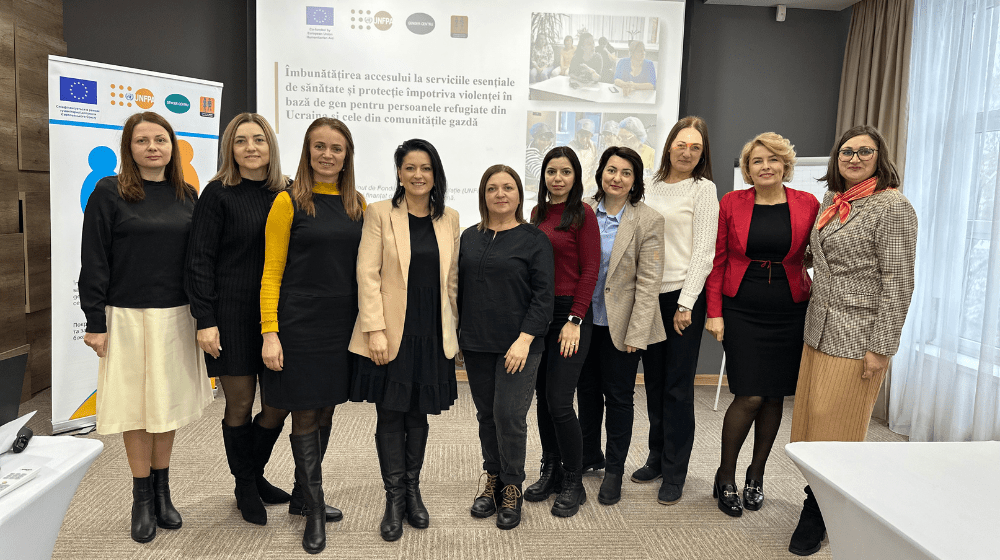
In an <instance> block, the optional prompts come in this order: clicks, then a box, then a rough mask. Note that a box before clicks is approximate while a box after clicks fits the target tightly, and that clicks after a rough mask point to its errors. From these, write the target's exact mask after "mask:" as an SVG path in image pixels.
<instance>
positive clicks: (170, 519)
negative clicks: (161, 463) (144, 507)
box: [149, 467, 181, 529]
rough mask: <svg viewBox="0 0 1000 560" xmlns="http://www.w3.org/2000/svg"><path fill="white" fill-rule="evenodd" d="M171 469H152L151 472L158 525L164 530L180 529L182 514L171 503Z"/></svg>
mask: <svg viewBox="0 0 1000 560" xmlns="http://www.w3.org/2000/svg"><path fill="white" fill-rule="evenodd" d="M169 471H170V468H169V467H168V468H165V469H152V470H150V471H149V476H150V478H152V479H153V511H154V513H155V514H156V524H157V526H159V527H163V528H164V529H180V528H181V514H180V513H178V512H177V510H176V509H175V508H174V504H173V502H171V501H170V474H169Z"/></svg>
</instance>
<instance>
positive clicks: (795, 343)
mask: <svg viewBox="0 0 1000 560" xmlns="http://www.w3.org/2000/svg"><path fill="white" fill-rule="evenodd" d="M791 245H792V222H791V216H790V215H789V213H788V204H787V203H784V204H775V205H772V206H769V205H761V204H757V205H754V207H753V217H752V218H751V221H750V231H749V233H748V235H747V253H746V254H747V257H749V258H750V259H751V262H750V266H749V268H747V271H746V273H745V274H744V275H743V280H742V281H741V282H740V288H739V290H738V291H737V292H736V296H735V297H728V296H725V295H724V296H723V297H722V318H723V320H724V322H725V325H726V333H725V337H724V338H723V340H722V346H723V348H724V349H725V351H726V373H727V375H728V378H729V390H730V391H731V392H732V393H733V394H734V395H739V396H757V397H784V396H789V395H794V394H795V384H796V382H797V381H798V375H799V361H800V360H801V358H802V333H803V331H804V330H805V320H806V309H807V308H808V306H809V302H808V301H803V302H800V303H795V302H794V301H793V300H792V292H791V289H790V288H789V287H788V277H787V275H786V274H785V267H784V266H782V264H781V260H782V259H784V258H785V256H786V255H787V254H788V251H789V249H790V248H791Z"/></svg>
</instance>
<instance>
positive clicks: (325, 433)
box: [288, 426, 344, 523]
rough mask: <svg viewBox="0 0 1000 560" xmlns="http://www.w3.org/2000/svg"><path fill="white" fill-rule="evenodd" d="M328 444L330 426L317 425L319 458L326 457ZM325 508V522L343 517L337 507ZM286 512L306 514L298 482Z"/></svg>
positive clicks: (294, 486) (329, 506) (327, 506)
mask: <svg viewBox="0 0 1000 560" xmlns="http://www.w3.org/2000/svg"><path fill="white" fill-rule="evenodd" d="M329 444H330V426H320V427H319V449H320V459H321V460H322V459H325V458H326V448H327V447H328V446H329ZM325 509H326V521H327V523H329V522H331V521H340V520H341V519H343V518H344V513H343V512H342V511H340V510H339V509H337V508H335V507H333V506H331V505H325ZM288 513H289V514H291V515H308V514H309V511H308V510H307V509H306V507H305V502H304V501H303V499H302V490H301V489H299V484H298V483H297V482H296V483H295V484H294V485H293V486H292V496H291V499H290V500H289V501H288Z"/></svg>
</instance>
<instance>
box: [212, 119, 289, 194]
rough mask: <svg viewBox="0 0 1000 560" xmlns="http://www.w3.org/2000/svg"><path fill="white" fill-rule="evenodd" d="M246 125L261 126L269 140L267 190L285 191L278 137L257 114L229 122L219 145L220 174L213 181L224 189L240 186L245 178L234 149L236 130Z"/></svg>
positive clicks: (285, 180)
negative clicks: (241, 173)
mask: <svg viewBox="0 0 1000 560" xmlns="http://www.w3.org/2000/svg"><path fill="white" fill-rule="evenodd" d="M246 123H253V124H256V125H258V126H260V128H261V129H262V130H263V131H264V138H266V139H267V149H268V153H269V154H270V156H269V158H270V163H268V165H267V181H266V184H267V188H268V189H270V190H271V191H273V192H278V191H282V190H284V189H285V185H287V184H288V178H287V177H285V176H283V175H282V174H281V157H280V156H279V155H278V137H277V136H275V134H274V130H273V129H272V128H271V125H270V124H268V123H267V120H266V119H264V117H262V116H261V115H258V114H257V113H240V114H239V115H236V116H235V117H233V120H231V121H229V125H227V126H226V131H225V132H223V133H222V141H221V142H220V143H219V172H218V173H216V174H215V177H212V179H211V180H212V181H219V182H221V183H222V186H224V187H231V186H233V185H238V184H240V182H242V181H243V177H242V176H241V175H240V166H239V165H237V164H236V157H235V156H234V155H233V148H234V147H235V145H236V129H237V128H239V127H240V125H242V124H246Z"/></svg>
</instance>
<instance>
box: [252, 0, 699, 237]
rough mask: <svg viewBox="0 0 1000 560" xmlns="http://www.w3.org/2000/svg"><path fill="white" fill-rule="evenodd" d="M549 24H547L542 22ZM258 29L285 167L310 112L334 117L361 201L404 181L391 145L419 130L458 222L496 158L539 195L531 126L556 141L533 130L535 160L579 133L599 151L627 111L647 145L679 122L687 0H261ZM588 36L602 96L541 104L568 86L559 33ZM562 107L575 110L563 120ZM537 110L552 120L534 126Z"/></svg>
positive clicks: (260, 82) (291, 164) (473, 206)
mask: <svg viewBox="0 0 1000 560" xmlns="http://www.w3.org/2000/svg"><path fill="white" fill-rule="evenodd" d="M562 14H567V15H562ZM575 14H600V15H575ZM630 14H632V15H630ZM634 14H643V15H642V16H636V15H634ZM543 19H545V21H546V22H547V23H546V25H547V27H546V28H545V29H544V30H542V28H541V27H539V25H536V24H540V23H542V20H543ZM256 29H257V59H256V62H257V109H258V112H260V113H261V114H262V115H264V116H265V117H267V119H268V120H269V121H271V124H272V125H273V126H274V128H275V132H276V134H277V137H278V144H279V146H280V147H281V159H282V161H281V164H282V167H283V168H285V169H295V168H296V167H297V166H298V158H299V154H301V152H302V146H303V142H304V136H305V131H306V129H307V128H308V126H309V125H310V124H311V123H312V122H313V121H314V120H315V119H317V118H320V117H329V118H335V119H338V120H340V121H342V122H343V123H344V124H345V125H346V126H347V127H348V128H349V129H350V133H351V137H352V139H353V142H354V152H353V156H354V168H355V170H356V171H355V176H356V185H357V189H358V191H359V192H360V193H362V194H363V195H364V197H365V198H366V200H367V201H368V202H369V203H371V202H375V201H379V200H385V199H388V198H391V197H392V196H393V194H394V192H395V190H396V188H397V187H398V180H397V176H396V168H395V165H394V162H393V152H394V151H395V149H396V147H397V146H399V145H400V144H401V143H402V142H403V141H405V140H408V139H411V138H422V139H425V140H427V141H429V142H430V143H431V144H433V145H434V146H435V148H436V149H437V151H438V153H439V154H440V157H441V160H442V164H443V169H444V171H445V174H446V177H447V180H448V192H447V195H446V203H447V204H448V205H449V206H450V207H452V208H454V209H455V210H457V211H458V213H459V215H460V221H461V224H462V226H463V227H467V226H471V225H473V224H475V223H476V222H478V221H479V203H478V195H477V192H478V186H479V183H480V179H481V178H482V174H483V171H484V170H485V169H486V168H488V167H489V166H491V165H494V164H498V163H503V164H507V165H509V166H511V167H512V168H513V169H514V170H515V171H516V172H517V173H518V174H519V175H521V177H522V178H523V179H526V182H527V183H528V184H529V185H530V187H529V188H531V189H532V192H537V181H538V170H537V169H528V166H526V165H525V164H526V163H527V160H528V159H530V158H527V157H526V153H525V150H526V146H529V147H530V145H531V144H532V140H531V139H530V137H531V129H532V126H533V125H534V124H537V123H538V122H544V124H545V127H547V128H548V131H549V132H550V133H551V136H552V138H548V136H549V134H540V135H539V136H544V137H545V138H539V141H538V142H537V143H535V144H534V149H535V150H536V151H537V152H539V153H538V154H537V159H538V160H539V161H540V159H541V157H543V156H544V150H542V149H541V148H542V147H544V146H547V145H569V144H570V143H571V142H574V141H575V140H576V136H577V133H578V132H580V131H581V130H582V131H584V132H581V134H580V139H579V141H578V144H579V148H578V149H579V150H581V153H582V151H585V150H589V149H590V147H591V144H592V145H593V146H595V147H597V148H599V147H600V146H601V142H602V139H601V130H602V126H605V125H608V120H609V119H611V118H613V119H614V120H615V124H616V125H617V126H616V127H615V129H614V132H613V136H615V137H617V136H618V135H619V132H620V131H621V129H622V128H623V127H622V126H621V123H622V121H623V120H625V119H626V117H629V116H634V117H636V118H637V119H638V120H639V121H640V123H641V125H642V127H641V130H640V131H639V132H638V133H636V134H635V136H636V137H637V138H642V137H643V133H642V131H645V138H646V140H643V141H642V142H645V143H647V144H648V145H649V146H651V147H652V148H655V151H656V152H658V151H660V148H662V146H656V145H655V144H656V142H655V134H653V133H652V130H655V129H656V128H657V127H659V128H660V129H662V128H663V127H665V126H666V127H669V126H670V125H671V124H672V123H673V122H675V121H676V120H677V118H678V114H677V112H678V109H679V106H680V75H681V61H682V55H683V34H684V2H683V1H682V0H664V1H660V2H648V1H638V0H615V1H612V0H588V1H579V0H577V1H570V0H508V1H507V2H503V3H499V2H469V3H464V4H461V5H458V4H456V3H454V2H452V1H448V0H425V1H424V2H421V4H420V6H419V11H417V8H414V7H413V6H412V5H410V4H405V3H398V2H391V1H387V2H385V3H383V4H379V5H378V6H372V7H370V8H369V7H364V8H363V9H362V8H361V6H359V5H358V4H357V3H353V2H349V1H347V0H326V1H324V2H322V3H321V4H316V3H315V0H287V1H281V2H279V1H277V0H258V1H257V27H256ZM543 31H544V36H545V37H546V39H545V40H544V41H543V43H544V45H548V47H549V48H548V49H546V48H545V47H544V45H543V44H542V43H539V47H540V48H541V49H542V51H545V52H544V53H542V54H544V56H539V57H537V58H538V60H539V61H540V62H539V66H541V67H540V68H535V71H534V72H532V62H531V61H532V46H533V44H534V42H535V39H537V37H538V35H539V33H542V32H543ZM583 33H587V34H590V35H591V36H592V38H593V39H594V52H595V53H596V52H597V49H598V47H600V49H601V51H602V52H604V53H605V54H604V55H602V56H606V57H607V58H608V60H613V61H614V62H613V63H609V64H608V65H607V69H608V70H609V71H610V72H609V75H607V76H601V77H600V78H599V79H595V81H599V80H600V79H603V80H606V81H599V83H600V84H601V85H600V86H599V88H601V91H602V92H603V93H602V97H601V99H598V100H596V101H595V100H586V101H583V100H581V99H580V98H579V97H573V98H572V99H573V100H572V101H559V102H557V103H554V102H553V101H550V100H542V99H540V98H536V97H535V93H536V90H537V89H538V88H539V87H543V85H544V84H545V83H546V82H549V81H551V80H552V79H553V78H561V79H563V80H566V81H568V80H569V78H570V77H569V76H567V75H563V74H562V71H561V69H559V70H560V71H559V72H558V73H557V72H555V71H556V70H557V69H558V68H557V67H556V62H557V58H558V57H561V55H562V49H563V47H564V39H565V38H566V36H567V35H568V36H571V40H572V48H573V49H574V54H575V53H576V50H575V49H577V48H578V47H579V43H580V40H581V37H582V36H583ZM602 38H604V39H605V40H604V41H601V39H602ZM630 41H632V42H636V41H638V42H640V43H642V48H639V47H635V48H633V49H632V50H633V51H634V52H635V57H633V55H632V53H631V52H630V46H631V44H630ZM584 43H585V45H584V46H585V47H586V48H585V49H584V50H587V51H588V52H589V47H587V44H588V41H584ZM333 45H335V47H336V48H335V50H334V51H331V46H333ZM550 49H551V51H552V54H551V57H552V58H551V61H548V56H549V55H548V51H549V50H550ZM333 52H335V55H333V54H331V53H333ZM579 52H580V53H581V56H582V54H583V50H581V51H579ZM542 58H545V60H546V61H548V63H547V64H543V63H542V61H541V59H542ZM633 60H634V61H635V64H634V65H633ZM560 61H561V59H560ZM569 62H570V60H567V73H568V65H569ZM647 63H649V64H647ZM650 64H651V65H652V67H651V68H652V70H651V71H648V69H649V68H650ZM594 65H595V66H596V65H597V63H596V62H595V63H594ZM619 66H621V68H622V69H623V71H624V72H626V74H627V75H626V76H625V79H626V80H629V82H628V83H630V84H635V82H636V80H637V79H638V77H637V76H638V75H640V74H641V75H648V79H649V84H646V85H645V86H644V87H648V89H639V88H638V86H636V88H634V90H633V88H632V87H631V86H630V88H629V89H630V91H629V92H628V93H629V95H627V96H626V95H625V93H626V92H624V91H623V88H622V87H621V86H619V85H616V83H615V71H617V69H618V67H619ZM550 67H551V68H550ZM612 68H613V70H614V71H611V70H612ZM601 69H602V71H603V70H604V69H605V65H604V63H603V60H602V62H601ZM633 69H635V71H634V72H633ZM644 69H646V70H644ZM654 76H655V77H654ZM592 77H593V76H592ZM533 80H534V81H533ZM653 80H655V89H653ZM623 83H624V82H623ZM586 87H590V86H586ZM612 88H614V89H617V90H618V91H615V92H613V91H612ZM577 89H581V88H577ZM574 91H576V90H574ZM605 94H606V95H605ZM557 99H562V98H557ZM566 99H569V97H567V98H566ZM567 110H568V111H571V113H568V115H571V116H560V115H561V114H562V112H564V111H567ZM536 112H537V113H540V114H548V113H551V114H548V115H547V116H546V117H545V118H540V117H539V118H538V119H536V120H531V119H532V117H531V115H532V114H533V113H536ZM608 115H614V116H613V117H609V116H608ZM560 119H561V120H560ZM567 119H568V120H567ZM528 120H531V122H528ZM587 120H589V121H591V123H592V126H593V130H590V128H589V127H590V126H591V124H587V123H586V122H583V121H587ZM578 122H579V124H578ZM608 126H609V125H608ZM578 127H579V130H578ZM540 128H544V127H540ZM626 128H628V127H626ZM633 128H638V127H633ZM628 130H631V128H628ZM585 133H590V139H589V142H590V144H588V143H587V139H586V138H585ZM525 136H527V137H528V139H527V141H526V139H525ZM622 136H627V134H624V133H623V134H622ZM614 141H615V142H621V141H634V140H633V139H631V138H625V139H624V140H614ZM639 145H641V144H639ZM640 153H641V152H640ZM654 159H655V158H654ZM588 183H590V181H588ZM592 189H593V185H591V190H592ZM526 209H527V208H526Z"/></svg>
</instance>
